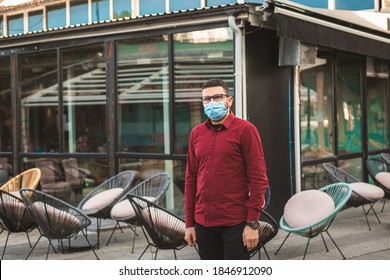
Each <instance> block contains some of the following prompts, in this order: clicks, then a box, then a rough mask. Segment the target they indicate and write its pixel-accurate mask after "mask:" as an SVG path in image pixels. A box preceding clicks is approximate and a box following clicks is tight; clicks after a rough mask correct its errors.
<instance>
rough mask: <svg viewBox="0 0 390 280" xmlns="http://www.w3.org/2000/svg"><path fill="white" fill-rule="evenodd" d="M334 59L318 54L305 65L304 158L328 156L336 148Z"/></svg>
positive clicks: (303, 100)
mask: <svg viewBox="0 0 390 280" xmlns="http://www.w3.org/2000/svg"><path fill="white" fill-rule="evenodd" d="M332 100H333V99H332V59H331V57H330V56H324V57H322V58H317V63H316V65H310V67H309V68H308V69H305V67H304V66H302V68H301V86H300V102H301V110H300V127H301V153H302V159H303V160H307V159H316V158H321V157H328V156H331V155H333V154H334V152H333V143H332V140H333V126H332V123H333V122H332V119H333V118H332V115H333V110H332Z"/></svg>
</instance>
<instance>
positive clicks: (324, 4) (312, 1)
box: [294, 0, 328, 9]
mask: <svg viewBox="0 0 390 280" xmlns="http://www.w3.org/2000/svg"><path fill="white" fill-rule="evenodd" d="M294 2H295V3H299V4H302V5H305V6H308V7H313V8H324V9H327V8H328V0H294Z"/></svg>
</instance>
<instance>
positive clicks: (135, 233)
mask: <svg viewBox="0 0 390 280" xmlns="http://www.w3.org/2000/svg"><path fill="white" fill-rule="evenodd" d="M136 231H137V224H135V228H134V230H133V232H134V233H133V246H132V247H131V253H132V254H133V253H134V245H135V236H138V234H137V232H136Z"/></svg>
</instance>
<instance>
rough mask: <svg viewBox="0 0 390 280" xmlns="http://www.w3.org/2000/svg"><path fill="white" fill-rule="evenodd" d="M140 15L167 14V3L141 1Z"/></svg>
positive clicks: (157, 0) (159, 0)
mask: <svg viewBox="0 0 390 280" xmlns="http://www.w3.org/2000/svg"><path fill="white" fill-rule="evenodd" d="M139 5H140V8H139V10H140V15H141V16H143V15H150V14H158V13H165V1H161V0H142V1H139Z"/></svg>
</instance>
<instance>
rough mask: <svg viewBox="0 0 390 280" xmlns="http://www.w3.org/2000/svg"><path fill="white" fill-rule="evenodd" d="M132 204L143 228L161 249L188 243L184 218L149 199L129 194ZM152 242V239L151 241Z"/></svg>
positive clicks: (178, 246)
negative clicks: (185, 235)
mask: <svg viewBox="0 0 390 280" xmlns="http://www.w3.org/2000/svg"><path fill="white" fill-rule="evenodd" d="M127 198H128V199H129V201H130V203H131V205H132V206H133V208H134V211H135V213H136V216H137V221H139V222H140V224H141V225H142V227H143V229H144V230H145V231H146V232H147V233H148V236H149V237H150V239H151V240H152V241H153V245H154V246H155V247H157V248H160V249H175V248H180V247H183V246H185V245H186V244H187V242H186V241H185V240H184V234H185V223H184V220H183V219H182V218H180V217H178V216H176V215H175V214H173V213H171V212H169V211H168V210H167V209H165V208H163V207H161V206H159V205H157V204H155V203H153V202H151V201H149V200H148V199H146V198H144V197H141V196H136V195H133V194H128V195H127ZM149 242H150V241H149Z"/></svg>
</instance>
